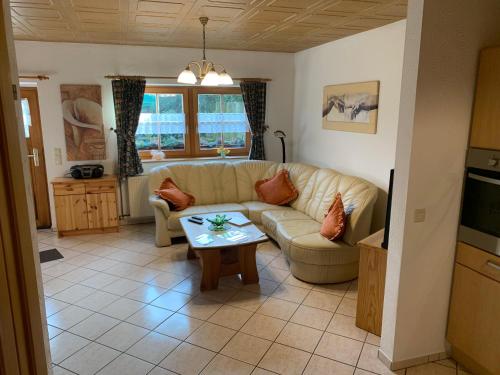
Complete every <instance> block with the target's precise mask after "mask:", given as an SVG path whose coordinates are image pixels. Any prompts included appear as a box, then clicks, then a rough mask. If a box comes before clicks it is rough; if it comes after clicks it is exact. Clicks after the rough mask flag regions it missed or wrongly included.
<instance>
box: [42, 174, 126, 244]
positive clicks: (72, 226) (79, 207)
mask: <svg viewBox="0 0 500 375" xmlns="http://www.w3.org/2000/svg"><path fill="white" fill-rule="evenodd" d="M51 183H52V187H53V190H54V203H55V208H56V218H57V232H58V235H59V236H60V237H62V236H73V235H78V234H89V233H101V232H117V231H118V230H119V225H118V206H117V179H116V177H115V176H104V177H101V178H92V179H82V180H75V179H73V178H66V177H60V178H55V179H54V180H52V182H51Z"/></svg>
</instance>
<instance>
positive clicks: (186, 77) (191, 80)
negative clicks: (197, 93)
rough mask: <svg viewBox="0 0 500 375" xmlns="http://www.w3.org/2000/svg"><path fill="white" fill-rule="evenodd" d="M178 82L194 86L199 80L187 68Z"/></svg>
mask: <svg viewBox="0 0 500 375" xmlns="http://www.w3.org/2000/svg"><path fill="white" fill-rule="evenodd" d="M177 82H179V83H185V84H189V85H194V84H195V83H196V82H197V79H196V76H195V75H194V73H193V72H192V71H191V69H189V67H187V68H186V69H184V70H183V71H182V73H181V74H179V77H177Z"/></svg>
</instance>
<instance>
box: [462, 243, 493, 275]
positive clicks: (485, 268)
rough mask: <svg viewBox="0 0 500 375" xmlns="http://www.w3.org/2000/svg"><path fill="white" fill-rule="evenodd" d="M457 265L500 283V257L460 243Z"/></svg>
mask: <svg viewBox="0 0 500 375" xmlns="http://www.w3.org/2000/svg"><path fill="white" fill-rule="evenodd" d="M456 262H457V263H460V264H461V265H463V266H466V267H469V268H471V269H473V270H474V271H477V272H479V273H481V274H483V275H485V276H488V277H490V278H492V279H493V280H496V281H499V282H500V257H498V256H496V255H494V254H490V253H488V252H486V251H482V250H479V249H476V248H475V247H472V246H470V245H467V244H466V243H463V242H459V243H458V249H457V259H456Z"/></svg>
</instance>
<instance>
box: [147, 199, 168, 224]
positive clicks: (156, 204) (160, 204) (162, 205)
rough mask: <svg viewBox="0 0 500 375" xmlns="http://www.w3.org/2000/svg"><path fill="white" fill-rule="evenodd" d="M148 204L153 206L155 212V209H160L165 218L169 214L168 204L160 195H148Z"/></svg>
mask: <svg viewBox="0 0 500 375" xmlns="http://www.w3.org/2000/svg"><path fill="white" fill-rule="evenodd" d="M149 204H150V205H151V206H153V208H155V213H156V211H158V210H159V211H161V212H162V213H163V215H164V216H165V219H166V218H168V217H169V216H170V207H169V206H168V203H167V202H166V201H165V200H163V199H161V198H160V197H158V196H156V195H154V194H153V195H150V196H149Z"/></svg>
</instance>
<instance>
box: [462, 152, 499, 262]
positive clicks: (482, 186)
mask: <svg viewBox="0 0 500 375" xmlns="http://www.w3.org/2000/svg"><path fill="white" fill-rule="evenodd" d="M460 224H461V225H460V229H459V234H458V237H459V240H460V241H462V242H465V243H468V244H470V245H472V246H475V247H477V248H480V249H483V250H486V251H489V252H491V253H493V254H496V255H498V256H500V151H495V150H482V149H470V150H469V153H468V155H467V170H466V176H465V187H464V194H463V201H462V214H461V223H460Z"/></svg>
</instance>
